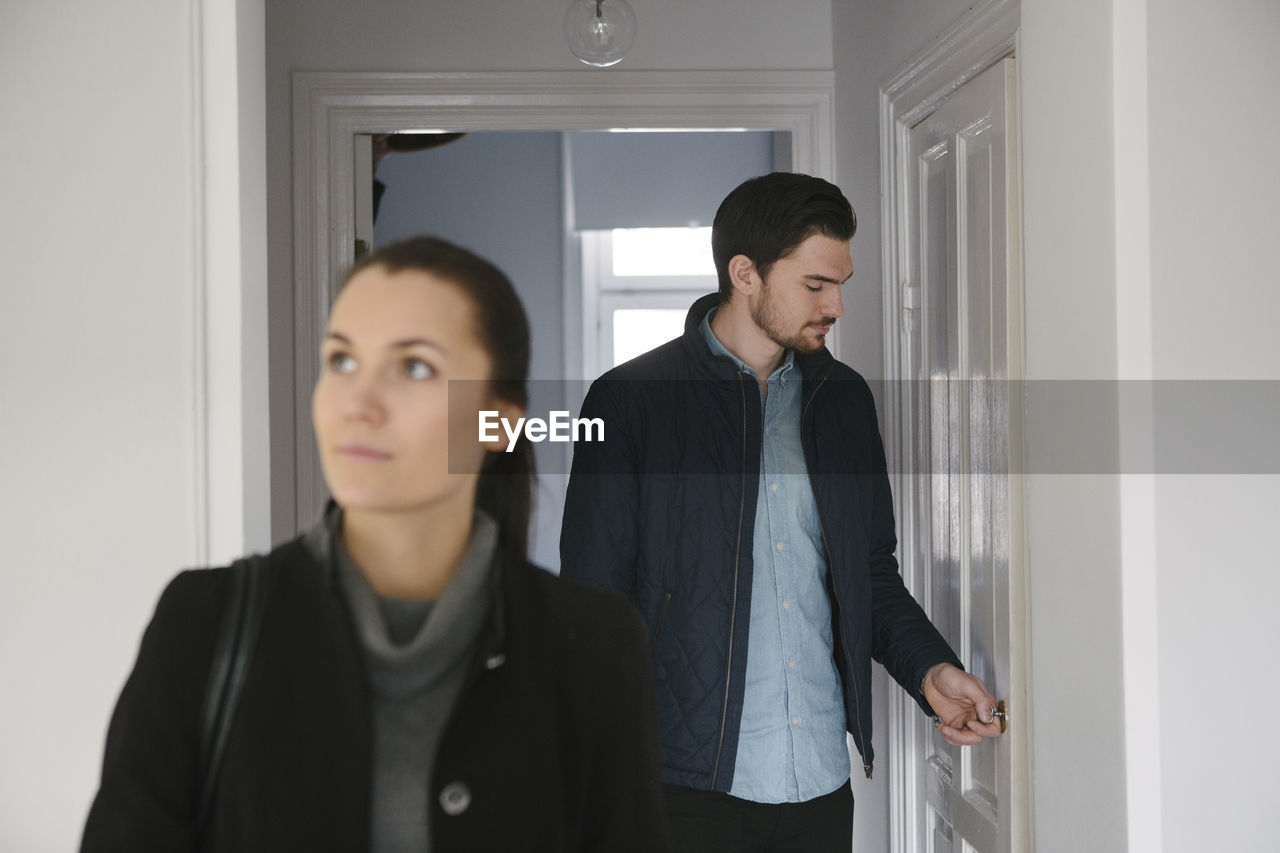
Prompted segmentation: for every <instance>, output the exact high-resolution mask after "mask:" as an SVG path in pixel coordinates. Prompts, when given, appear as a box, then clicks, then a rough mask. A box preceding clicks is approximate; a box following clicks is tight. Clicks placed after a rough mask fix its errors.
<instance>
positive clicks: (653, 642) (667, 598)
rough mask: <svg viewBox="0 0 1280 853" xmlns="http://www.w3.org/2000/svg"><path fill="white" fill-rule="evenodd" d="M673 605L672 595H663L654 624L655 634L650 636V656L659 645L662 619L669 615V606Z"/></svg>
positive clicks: (665, 593)
mask: <svg viewBox="0 0 1280 853" xmlns="http://www.w3.org/2000/svg"><path fill="white" fill-rule="evenodd" d="M670 603H671V593H669V592H664V593H663V594H662V604H661V605H659V607H658V619H657V621H655V622H654V623H653V633H652V634H651V635H649V654H650V655H652V654H653V650H654V648H655V647H656V646H657V645H658V632H659V631H661V630H662V617H663V616H666V615H667V605H668V604H670Z"/></svg>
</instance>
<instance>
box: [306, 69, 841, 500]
mask: <svg viewBox="0 0 1280 853" xmlns="http://www.w3.org/2000/svg"><path fill="white" fill-rule="evenodd" d="M834 102H835V75H834V73H833V72H831V71H609V72H605V73H599V72H591V71H585V72H584V71H541V72H539V71H528V72H458V73H382V72H371V73H347V72H297V73H295V74H294V75H293V244H294V257H293V282H294V285H293V292H294V398H295V411H296V417H295V426H294V453H295V461H296V468H295V470H296V482H295V490H294V494H295V502H296V507H295V508H296V516H295V517H296V518H299V519H306V518H313V517H315V514H316V512H317V511H318V508H319V506H320V505H321V502H322V500H323V496H324V485H323V480H322V478H321V475H320V466H319V459H318V457H317V454H316V449H315V439H314V438H313V436H312V433H311V417H310V405H311V404H310V399H311V388H312V386H313V385H314V384H315V380H316V375H317V364H316V353H317V352H318V351H319V341H320V337H321V334H322V332H323V329H324V323H325V320H326V317H327V313H328V308H329V304H330V303H331V302H332V297H333V288H334V286H335V284H336V281H335V279H336V278H337V276H338V275H339V274H340V272H341V271H342V270H343V269H345V268H346V267H347V266H348V265H349V264H350V262H351V258H352V246H353V245H354V240H355V221H354V219H355V213H354V208H355V204H354V198H353V186H354V183H353V182H354V173H353V170H354V149H353V138H354V136H355V134H357V133H389V132H394V131H400V130H406V129H422V128H432V129H439V130H464V131H477V130H601V129H607V128H611V127H632V128H634V127H643V128H707V129H714V128H747V129H760V130H780V131H787V132H789V133H790V134H791V139H792V163H793V165H792V168H794V169H796V170H798V171H803V172H808V173H810V174H814V175H819V176H821V177H824V178H828V179H830V180H835V130H834V127H835V124H834V117H833V116H834ZM566 292H567V291H566ZM571 337H572V336H570V335H566V339H568V338H571ZM565 346H566V363H569V364H572V363H575V361H574V360H575V359H580V358H581V355H580V351H581V347H580V345H577V344H575V343H574V342H573V341H571V340H566V342H565Z"/></svg>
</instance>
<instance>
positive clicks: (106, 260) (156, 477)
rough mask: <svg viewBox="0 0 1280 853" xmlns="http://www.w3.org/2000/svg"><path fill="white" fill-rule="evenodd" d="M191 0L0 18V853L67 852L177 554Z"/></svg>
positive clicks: (13, 3)
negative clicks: (2, 564) (1, 556)
mask: <svg viewBox="0 0 1280 853" xmlns="http://www.w3.org/2000/svg"><path fill="white" fill-rule="evenodd" d="M193 6H194V3H190V2H183V3H175V2H169V0H111V2H99V3H80V4H76V5H75V8H74V11H71V10H69V9H68V8H66V7H65V6H63V5H60V4H50V3H46V2H44V0H7V2H6V3H5V4H4V11H3V14H2V23H0V114H2V115H4V117H5V118H4V121H3V122H0V148H2V149H3V150H4V151H5V152H6V156H5V157H4V158H3V159H0V186H3V187H4V190H3V192H0V247H2V252H3V255H4V257H5V259H6V261H5V270H4V282H5V285H4V288H5V305H4V309H3V310H0V363H3V364H4V368H3V385H2V386H0V387H2V393H3V401H4V402H3V407H4V417H3V419H2V420H0V483H3V484H4V488H3V490H2V491H0V519H2V520H0V531H2V532H0V541H3V542H4V549H5V553H6V568H5V570H4V572H3V575H2V576H0V578H2V579H0V588H2V589H0V672H3V674H4V700H3V701H0V755H2V756H3V758H2V759H0V849H3V850H15V851H16V850H20V851H24V853H41V851H55V850H59V851H61V850H68V849H73V848H74V847H75V845H76V844H77V843H78V839H79V833H80V828H81V826H82V825H83V820H84V816H85V813H86V811H87V809H88V805H89V799H90V797H91V795H92V793H93V790H94V788H95V785H96V776H97V772H98V768H99V763H100V761H101V756H102V742H103V735H104V733H105V727H106V721H107V716H108V713H109V711H110V708H111V706H112V704H113V703H114V701H115V697H116V694H117V693H118V691H119V689H120V685H121V683H122V682H123V680H124V676H125V673H126V672H127V669H128V667H129V665H130V664H131V662H132V659H133V656H134V654H135V653H136V651H137V642H138V639H139V636H140V634H141V630H142V627H143V626H144V625H145V623H146V620H147V618H148V617H149V614H150V611H151V608H152V606H153V605H154V602H155V600H156V597H157V596H158V594H159V592H160V589H161V586H162V584H163V583H164V581H165V580H166V579H167V578H168V577H169V576H170V575H172V574H173V573H174V572H175V571H176V570H178V569H179V568H181V567H183V566H185V565H189V564H191V563H192V562H194V561H195V559H196V556H197V530H196V528H197V514H196V507H195V472H194V469H195V447H196V443H195V417H194V412H193V403H192V393H193V392H192V388H193V385H192V374H193V366H194V343H195V342H194V338H193V300H194V294H195V289H194V282H195V272H194V262H193V234H194V232H195V227H194V226H195V223H194V199H193V192H192V176H193V160H192V156H193V127H194V125H193V120H192V116H193V107H194V101H193V97H192V91H191V88H192V86H191V84H192V68H191V59H192V54H191V50H190V44H191V38H192V21H191V16H192V14H193V11H192V9H193Z"/></svg>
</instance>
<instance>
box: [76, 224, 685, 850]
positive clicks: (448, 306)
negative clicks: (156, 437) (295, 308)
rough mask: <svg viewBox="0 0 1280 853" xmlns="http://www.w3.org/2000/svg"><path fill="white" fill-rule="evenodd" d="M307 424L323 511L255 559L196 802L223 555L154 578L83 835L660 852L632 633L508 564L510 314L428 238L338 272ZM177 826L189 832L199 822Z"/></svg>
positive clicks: (513, 529)
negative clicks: (242, 665)
mask: <svg viewBox="0 0 1280 853" xmlns="http://www.w3.org/2000/svg"><path fill="white" fill-rule="evenodd" d="M322 359H323V370H322V374H321V377H320V380H319V381H318V382H317V384H316V388H315V395H314V398H313V407H312V417H313V421H314V425H315V433H316V439H317V443H318V446H319V451H320V458H321V463H322V466H323V468H324V475H325V480H326V482H327V483H328V486H329V489H330V492H331V494H332V495H333V503H332V504H331V505H330V507H329V509H328V511H327V512H326V513H325V516H324V518H323V519H322V520H321V521H320V523H319V524H317V526H316V527H315V528H313V529H312V530H310V531H309V532H307V533H306V534H304V535H303V536H301V537H299V538H298V539H295V540H294V541H292V542H289V543H287V544H285V545H283V546H281V547H279V548H277V549H275V550H273V551H272V552H271V553H270V554H269V555H268V556H267V557H266V558H265V570H264V571H263V572H262V575H261V577H262V578H263V579H264V587H265V593H264V596H265V603H264V605H263V611H262V612H263V616H262V620H261V624H260V627H259V629H258V634H257V639H256V643H255V645H254V650H253V654H252V658H251V664H250V667H249V669H248V671H247V675H246V676H245V678H244V680H243V690H242V693H241V695H240V699H239V703H238V706H237V708H236V710H235V715H234V718H233V725H232V727H231V728H230V733H229V735H228V737H227V740H226V746H225V751H224V753H223V757H222V761H221V765H220V769H219V772H218V775H217V777H216V779H217V781H216V785H215V786H214V788H213V794H212V799H211V800H210V801H209V804H208V811H207V817H204V818H203V819H201V820H199V821H198V820H197V813H198V812H199V811H201V809H200V805H199V804H198V803H197V800H198V799H199V793H198V792H199V790H200V778H199V777H200V760H199V757H198V753H199V752H200V749H201V746H200V744H201V731H200V729H201V715H202V712H203V711H202V707H203V704H204V700H205V691H206V685H207V684H209V683H210V678H209V673H210V661H211V659H212V658H213V657H214V647H215V642H216V637H217V635H218V629H219V625H220V623H221V620H222V618H223V610H224V602H225V600H226V599H227V598H228V597H229V591H228V590H229V588H230V571H232V570H227V569H215V570H204V571H191V572H184V573H182V574H180V575H179V576H178V577H177V578H176V579H174V581H173V582H172V583H170V585H169V587H168V589H166V590H165V592H164V594H163V596H162V597H161V599H160V602H159V604H158V606H157V608H156V613H155V616H154V618H153V619H152V622H151V624H150V626H149V627H148V628H147V631H146V634H145V636H144V637H143V640H142V646H141V650H140V651H139V654H138V660H137V663H136V664H135V667H134V671H133V673H132V675H131V676H130V678H129V680H128V682H127V683H126V684H125V687H124V690H123V692H122V694H121V696H120V700H119V703H118V705H117V708H116V711H115V715H114V717H113V718H112V721H111V727H110V730H109V732H108V735H107V744H106V757H105V760H104V763H103V771H102V784H101V788H100V790H99V792H98V795H97V798H96V799H95V801H94V803H93V807H92V809H91V810H90V813H89V818H88V822H87V825H86V827H85V833H84V840H83V844H82V848H81V849H82V851H86V853H96V852H97V851H130V853H136V851H148V853H164V851H196V850H199V851H236V853H250V851H281V850H307V851H327V850H332V851H343V853H349V851H361V850H369V851H372V853H382V852H383V851H409V850H412V851H427V850H435V851H454V850H494V851H520V850H539V851H571V850H600V851H606V850H607V851H618V850H636V851H641V850H643V851H646V853H648V851H655V850H665V849H667V846H668V841H667V838H666V829H665V823H664V819H663V817H662V805H661V789H660V786H659V784H658V763H659V759H658V747H657V736H656V731H655V727H656V723H655V714H654V710H653V706H654V702H653V695H652V690H653V688H652V677H651V673H650V670H649V663H648V654H647V650H646V643H645V639H644V636H645V635H644V629H643V627H642V625H641V623H640V620H639V617H638V615H636V614H635V613H634V612H633V611H632V609H631V607H630V605H629V604H627V603H626V602H625V601H623V600H622V599H621V598H615V597H611V596H608V595H606V594H603V593H598V592H594V591H590V590H588V589H586V588H582V587H578V586H575V585H573V584H570V583H569V582H567V581H560V580H559V579H557V578H554V577H552V576H551V575H549V574H547V573H545V572H543V571H542V570H540V569H538V568H536V567H534V566H532V565H530V564H529V563H528V562H527V561H526V559H525V545H526V539H527V529H528V523H529V513H530V499H531V488H532V478H533V464H532V453H531V448H530V446H529V444H528V441H527V440H526V439H521V441H520V443H519V444H518V445H517V447H516V448H515V450H514V452H512V453H506V452H504V451H505V449H506V442H505V441H504V442H500V443H499V444H482V443H481V442H480V441H479V434H478V428H477V424H478V420H477V413H478V412H479V411H481V410H496V411H498V412H499V413H500V414H501V415H502V416H504V417H507V418H509V419H510V420H511V421H512V422H514V421H515V419H516V418H517V417H519V416H520V414H522V412H523V409H524V408H525V406H526V405H527V401H526V378H527V375H528V368H529V329H528V321H527V319H526V318H525V314H524V310H523V308H522V307H521V305H520V302H519V300H518V298H517V297H516V295H515V292H514V290H513V289H512V287H511V284H510V283H509V282H508V280H507V279H506V277H505V276H504V275H503V274H502V273H501V272H500V271H499V270H497V269H496V268H495V267H494V266H492V265H491V264H489V263H488V262H487V261H484V260H483V259H481V258H478V257H476V256H475V255H473V254H471V253H470V252H467V251H465V250H463V249H461V248H458V247H456V246H453V245H450V244H448V243H445V242H443V241H441V240H437V239H433V238H418V239H414V240H409V241H405V242H402V243H397V244H395V245H392V246H388V247H386V248H385V249H382V250H380V251H378V252H375V253H374V254H373V255H371V256H369V257H367V258H366V259H364V260H363V261H361V262H360V263H359V264H357V265H356V266H355V268H354V269H352V271H351V272H350V273H349V274H348V277H347V280H346V282H345V284H344V286H343V288H342V290H341V291H340V293H339V296H338V299H337V301H336V302H335V303H334V306H333V310H332V313H331V315H330V318H329V326H328V333H327V335H326V338H325V342H324V346H323V352H322ZM197 824H199V825H197Z"/></svg>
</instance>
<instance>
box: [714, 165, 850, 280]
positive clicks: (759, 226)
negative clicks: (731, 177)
mask: <svg viewBox="0 0 1280 853" xmlns="http://www.w3.org/2000/svg"><path fill="white" fill-rule="evenodd" d="M857 230H858V218H857V217H856V216H855V215H854V213H853V207H852V206H851V205H850V204H849V200H848V199H847V198H845V197H844V193H842V192H840V188H839V187H837V186H836V185H835V184H832V183H830V182H828V181H824V180H823V179H822V178H815V177H813V176H812V175H801V174H797V173H795V172H773V173H772V174H768V175H761V176H760V177H758V178H751V179H750V180H748V181H744V182H743V183H741V184H739V185H738V187H737V188H736V189H734V190H733V192H731V193H729V195H727V196H725V199H724V201H722V202H720V209H719V210H717V211H716V218H715V221H714V222H713V223H712V227H711V255H712V258H713V259H714V260H715V264H716V275H717V276H719V278H720V301H721V302H727V301H728V300H729V296H730V295H731V294H732V293H733V284H732V282H730V280H729V261H730V260H731V259H733V257H734V256H735V255H746V256H747V257H748V258H750V259H751V260H752V261H753V262H754V263H755V265H756V271H757V272H759V273H760V275H761V277H763V276H765V275H766V274H767V273H768V272H769V268H770V267H772V266H773V265H774V263H775V262H777V261H778V260H779V259H781V258H783V257H786V256H787V255H788V254H789V253H790V252H791V251H792V250H793V249H795V247H796V246H799V245H800V244H801V243H803V242H804V241H805V240H807V239H809V238H810V237H812V236H813V235H814V234H822V235H823V236H825V237H831V238H832V239H835V240H852V239H853V233H854V232H855V231H857Z"/></svg>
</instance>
